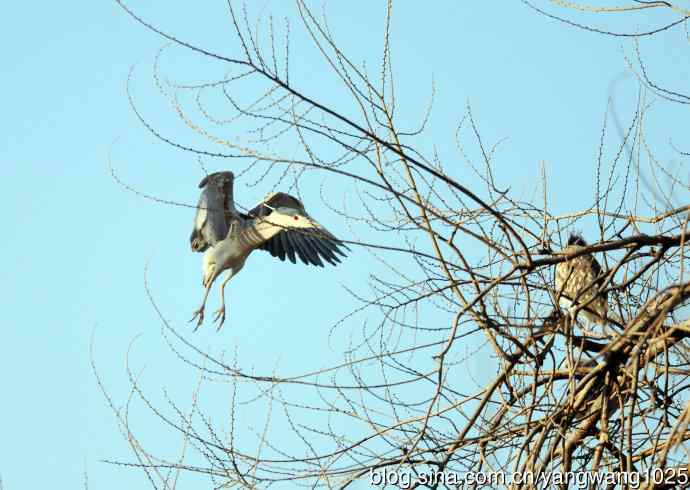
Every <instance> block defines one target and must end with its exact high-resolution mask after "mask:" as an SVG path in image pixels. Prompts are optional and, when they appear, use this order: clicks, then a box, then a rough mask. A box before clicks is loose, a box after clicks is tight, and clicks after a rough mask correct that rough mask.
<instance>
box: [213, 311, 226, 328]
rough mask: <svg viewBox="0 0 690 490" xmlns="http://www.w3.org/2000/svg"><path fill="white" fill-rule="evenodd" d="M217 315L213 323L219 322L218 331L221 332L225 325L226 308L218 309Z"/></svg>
mask: <svg viewBox="0 0 690 490" xmlns="http://www.w3.org/2000/svg"><path fill="white" fill-rule="evenodd" d="M215 315H216V316H214V317H213V321H214V322H218V327H217V330H220V327H222V326H223V323H224V322H225V306H221V307H220V308H218V309H217V310H216V312H215Z"/></svg>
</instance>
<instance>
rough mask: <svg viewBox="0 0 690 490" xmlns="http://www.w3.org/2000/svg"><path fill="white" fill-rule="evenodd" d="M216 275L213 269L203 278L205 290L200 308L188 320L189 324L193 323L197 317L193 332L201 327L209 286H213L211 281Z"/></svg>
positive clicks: (209, 290)
mask: <svg viewBox="0 0 690 490" xmlns="http://www.w3.org/2000/svg"><path fill="white" fill-rule="evenodd" d="M218 275H219V273H218V272H217V269H216V268H215V267H214V268H213V270H212V271H211V273H210V274H207V275H206V276H205V277H204V286H205V288H206V290H205V291H204V299H203V300H202V301H201V306H200V307H199V309H198V310H196V311H195V312H194V315H193V316H192V319H191V320H189V321H190V322H193V321H194V320H195V319H196V318H197V317H198V318H199V320H198V321H197V322H196V327H194V331H195V332H196V331H197V329H198V328H199V327H200V326H201V324H202V323H204V310H205V309H206V301H207V300H208V293H209V292H211V286H212V285H213V281H215V280H216V277H218Z"/></svg>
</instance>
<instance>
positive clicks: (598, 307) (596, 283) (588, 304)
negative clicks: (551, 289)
mask: <svg viewBox="0 0 690 490" xmlns="http://www.w3.org/2000/svg"><path fill="white" fill-rule="evenodd" d="M586 246H587V243H586V242H585V240H584V239H583V238H582V236H581V235H579V234H577V233H571V234H570V236H569V237H568V244H567V246H566V247H565V248H564V249H563V253H565V254H567V253H572V252H577V251H578V250H582V249H583V248H585V247H586ZM604 281H605V277H604V275H602V273H601V266H600V265H599V262H597V260H596V259H595V258H594V257H593V256H592V255H591V254H585V255H580V256H578V257H575V258H572V259H570V260H566V261H564V262H560V263H559V264H558V265H556V294H557V297H558V298H559V303H560V304H561V306H564V307H565V308H567V309H568V313H569V314H570V315H571V318H572V315H573V314H574V312H575V309H576V308H577V307H579V306H582V307H581V309H580V313H582V315H583V316H584V317H585V318H586V319H587V320H588V321H589V322H590V323H599V324H601V325H604V324H605V321H606V313H607V310H608V298H607V293H606V292H604V291H602V290H601V288H602V287H603V284H604ZM574 319H575V318H573V320H574Z"/></svg>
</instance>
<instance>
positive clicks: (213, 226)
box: [189, 172, 234, 252]
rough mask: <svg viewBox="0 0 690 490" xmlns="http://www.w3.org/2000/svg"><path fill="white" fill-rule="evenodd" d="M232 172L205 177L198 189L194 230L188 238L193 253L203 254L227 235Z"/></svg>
mask: <svg viewBox="0 0 690 490" xmlns="http://www.w3.org/2000/svg"><path fill="white" fill-rule="evenodd" d="M233 180H234V176H233V174H232V172H216V173H213V174H210V175H208V176H207V177H205V178H204V179H203V180H202V181H201V182H200V183H199V187H200V188H201V189H202V191H201V195H200V196H199V203H198V204H197V211H196V216H194V228H193V229H192V234H191V236H190V237H189V241H190V245H191V247H192V250H193V251H194V252H203V251H205V250H206V249H208V248H209V247H212V246H213V245H215V244H216V243H218V242H219V241H221V240H223V239H225V237H226V235H227V234H228V222H229V217H230V216H229V215H230V212H231V211H230V210H232V209H234V203H233V202H232V185H233Z"/></svg>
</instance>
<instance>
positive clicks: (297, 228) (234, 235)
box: [189, 172, 349, 330]
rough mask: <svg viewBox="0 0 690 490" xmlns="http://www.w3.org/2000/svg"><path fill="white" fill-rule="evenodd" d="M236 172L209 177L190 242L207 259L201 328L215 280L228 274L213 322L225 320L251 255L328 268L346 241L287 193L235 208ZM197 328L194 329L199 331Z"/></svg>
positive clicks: (199, 315)
mask: <svg viewBox="0 0 690 490" xmlns="http://www.w3.org/2000/svg"><path fill="white" fill-rule="evenodd" d="M234 178H235V176H234V175H233V173H232V172H216V173H213V174H210V175H208V176H207V177H205V178H204V179H203V180H202V181H201V182H200V183H199V187H200V188H201V189H202V191H201V196H200V197H199V204H198V206H197V208H198V209H197V212H196V216H195V217H194V228H193V230H192V234H191V236H190V238H189V240H190V245H191V248H192V251H194V252H204V255H203V260H202V271H203V281H202V282H203V285H204V287H205V292H204V297H203V301H202V303H201V306H200V307H199V309H198V310H197V311H196V312H194V316H193V317H192V320H190V321H193V320H194V319H196V318H198V322H197V326H196V328H199V326H201V324H202V323H203V321H204V309H205V307H206V300H207V299H208V294H209V291H210V290H211V286H212V285H213V282H214V281H215V280H216V278H217V277H218V276H219V275H220V274H221V273H222V272H223V271H224V270H227V271H228V274H227V276H226V278H225V280H224V281H223V283H222V284H221V286H220V308H219V309H218V311H216V316H215V318H214V321H220V322H219V325H218V328H220V327H221V325H222V324H223V322H224V321H225V294H224V291H225V285H226V284H227V283H228V281H229V280H230V279H231V278H232V277H233V276H235V275H236V274H237V273H238V272H239V271H240V270H241V269H242V267H243V266H244V263H245V261H246V260H247V257H248V256H249V254H250V253H252V252H253V251H254V250H256V249H259V250H265V251H267V252H269V253H270V254H271V255H272V256H274V257H278V258H279V259H280V260H283V261H284V260H285V258H286V257H287V258H288V259H289V260H290V262H292V263H293V264H295V263H296V262H297V259H299V260H300V261H302V262H303V263H305V264H307V265H316V266H319V267H323V265H324V261H325V262H328V263H329V264H332V265H336V264H337V263H339V262H340V258H339V257H338V255H340V256H343V257H344V256H345V253H344V252H343V251H342V250H341V247H342V248H345V249H348V250H349V248H348V247H347V245H345V244H344V243H343V242H342V241H340V240H338V239H337V238H336V237H334V236H333V235H332V234H331V233H329V232H328V230H326V229H325V228H323V227H322V226H321V225H320V224H319V223H317V222H316V221H314V220H313V219H312V218H311V217H310V216H309V215H308V214H307V212H306V211H305V209H304V206H303V205H302V203H301V202H300V201H299V199H297V198H296V197H293V196H291V195H289V194H285V193H283V192H273V193H270V194H268V195H267V196H266V197H265V198H264V199H263V200H262V201H261V202H260V203H259V204H258V205H257V206H256V207H254V208H253V209H252V210H250V211H249V212H248V213H247V214H244V213H240V212H238V211H237V210H236V209H235V202H234V198H233V183H234ZM196 328H195V330H196Z"/></svg>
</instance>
